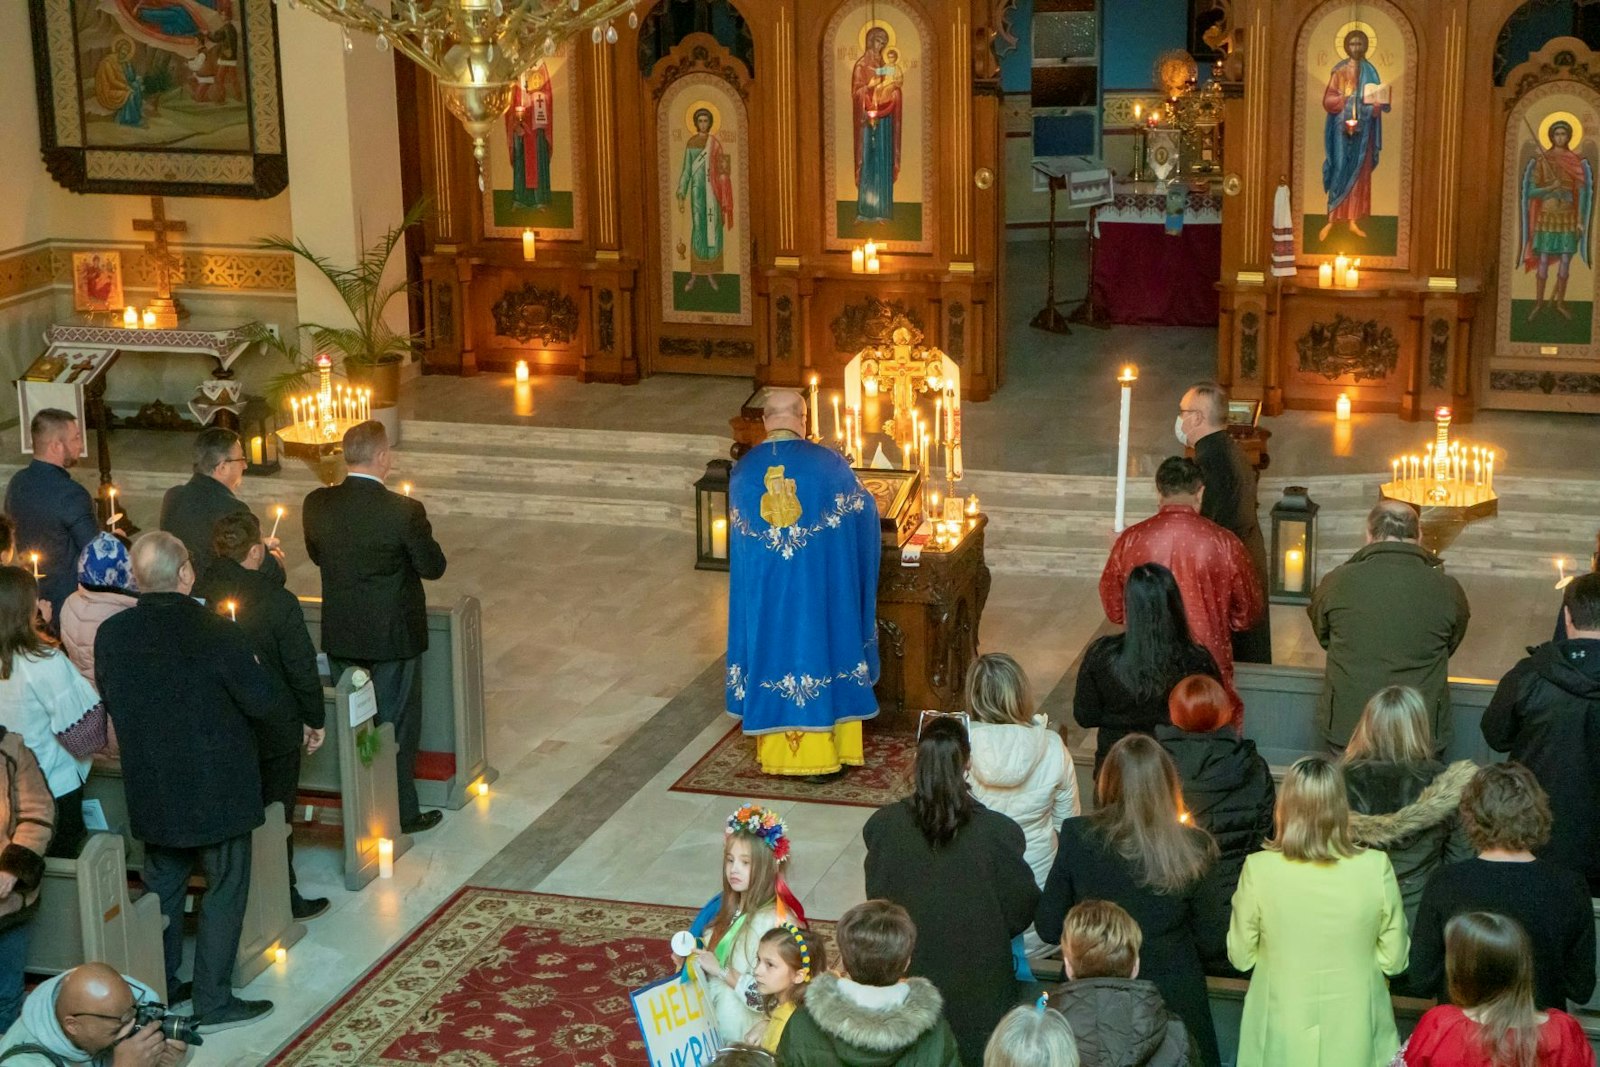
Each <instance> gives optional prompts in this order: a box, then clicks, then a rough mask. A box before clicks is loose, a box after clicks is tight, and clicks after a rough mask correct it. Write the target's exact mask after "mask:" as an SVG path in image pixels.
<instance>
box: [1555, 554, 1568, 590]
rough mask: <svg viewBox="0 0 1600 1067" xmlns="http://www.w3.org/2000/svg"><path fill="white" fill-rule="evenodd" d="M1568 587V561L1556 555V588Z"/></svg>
mask: <svg viewBox="0 0 1600 1067" xmlns="http://www.w3.org/2000/svg"><path fill="white" fill-rule="evenodd" d="M1566 587H1567V561H1566V560H1564V559H1562V558H1561V557H1559V556H1557V557H1556V588H1557V589H1565V588H1566Z"/></svg>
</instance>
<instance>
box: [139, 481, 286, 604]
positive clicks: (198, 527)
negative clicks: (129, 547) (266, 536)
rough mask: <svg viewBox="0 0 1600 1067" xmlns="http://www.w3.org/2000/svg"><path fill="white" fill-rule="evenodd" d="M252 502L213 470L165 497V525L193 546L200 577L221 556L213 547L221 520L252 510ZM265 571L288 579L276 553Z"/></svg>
mask: <svg viewBox="0 0 1600 1067" xmlns="http://www.w3.org/2000/svg"><path fill="white" fill-rule="evenodd" d="M249 510H250V505H249V504H246V503H245V502H244V501H243V500H240V499H239V498H238V497H236V496H234V495H233V492H232V491H231V490H230V489H229V488H228V487H227V486H225V485H223V484H222V483H221V482H219V481H217V480H216V479H215V478H213V477H211V475H209V474H196V475H193V476H192V477H191V478H190V479H189V480H188V481H187V482H184V483H183V484H182V485H175V486H173V487H172V488H171V489H168V490H167V494H166V495H165V496H163V497H162V498H161V528H162V529H163V530H165V531H166V532H167V533H169V534H171V535H172V536H174V537H176V538H177V539H178V540H180V541H182V542H183V547H185V548H187V549H188V550H189V562H190V563H191V564H193V565H194V575H195V578H196V579H201V578H204V577H205V576H206V572H207V571H208V570H210V569H211V565H212V564H213V563H215V562H216V561H217V559H219V558H220V557H218V555H217V554H216V553H215V552H213V551H212V550H211V535H212V532H213V531H214V529H215V527H216V525H217V520H218V519H220V518H222V517H223V516H224V515H232V514H233V513H234V512H236V511H249ZM261 573H262V574H264V575H266V576H267V577H268V578H271V579H272V580H273V581H274V582H276V583H277V584H278V585H282V584H283V582H284V574H283V567H282V566H280V565H279V563H278V560H277V557H276V556H270V555H269V556H268V557H267V558H266V559H265V560H263V561H262V563H261Z"/></svg>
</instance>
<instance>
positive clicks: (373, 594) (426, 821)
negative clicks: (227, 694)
mask: <svg viewBox="0 0 1600 1067" xmlns="http://www.w3.org/2000/svg"><path fill="white" fill-rule="evenodd" d="M344 461H345V464H346V466H348V467H349V468H350V474H349V477H347V478H345V480H344V481H343V482H341V483H339V484H338V485H335V486H331V487H328V488H323V489H315V490H313V491H312V492H311V493H310V495H308V496H307V497H306V503H305V534H306V552H307V553H308V554H309V555H310V556H311V561H312V562H313V563H315V564H316V565H317V566H318V567H320V568H321V569H322V651H324V652H326V653H327V654H328V662H329V666H330V667H331V668H332V670H333V676H334V677H335V678H337V677H339V676H340V675H341V674H343V673H344V671H345V669H346V668H347V667H352V666H359V667H365V668H366V669H367V670H369V671H370V672H371V673H372V684H373V688H374V689H375V690H376V695H377V698H378V721H379V722H380V723H383V722H388V723H393V724H394V734H395V749H396V752H395V763H396V771H397V777H398V779H399V792H400V829H401V830H403V831H404V832H406V833H408V834H414V833H417V832H418V831H421V830H427V829H429V828H431V827H433V826H436V825H437V824H438V822H439V820H440V819H441V818H443V815H442V814H441V813H440V812H438V811H427V812H424V811H422V810H421V809H420V808H419V807H418V805H417V786H416V782H415V781H414V779H413V774H414V771H415V765H416V759H417V744H418V741H419V740H420V738H421V734H422V707H421V697H422V694H421V691H420V687H419V685H418V684H417V683H418V678H417V662H418V660H419V659H420V658H421V656H422V653H423V652H425V651H426V650H427V648H428V614H427V612H428V608H427V601H426V600H424V599H423V593H422V582H423V579H430V580H431V579H435V578H439V577H441V576H443V574H444V568H445V558H444V550H443V549H442V548H440V547H439V542H437V541H435V540H434V539H433V527H432V526H430V525H429V524H428V514H427V512H426V511H425V510H424V509H423V507H422V505H421V504H420V503H418V502H417V501H415V500H412V499H411V498H410V497H409V496H403V495H401V494H400V493H394V492H390V491H389V489H388V488H387V487H386V486H385V485H384V484H383V480H384V478H386V477H388V474H389V470H390V468H391V467H392V466H393V465H394V459H393V456H392V454H391V453H390V451H389V438H388V435H387V434H386V433H385V432H384V429H383V424H382V423H381V422H376V421H368V422H363V423H360V424H358V425H356V426H352V427H351V428H350V429H349V430H348V431H346V433H345V435H344Z"/></svg>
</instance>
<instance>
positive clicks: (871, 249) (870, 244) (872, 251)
mask: <svg viewBox="0 0 1600 1067" xmlns="http://www.w3.org/2000/svg"><path fill="white" fill-rule="evenodd" d="M861 254H862V255H863V256H866V257H867V258H868V259H877V258H878V242H876V241H874V240H873V239H872V238H870V237H869V238H867V243H866V244H864V245H862V246H861Z"/></svg>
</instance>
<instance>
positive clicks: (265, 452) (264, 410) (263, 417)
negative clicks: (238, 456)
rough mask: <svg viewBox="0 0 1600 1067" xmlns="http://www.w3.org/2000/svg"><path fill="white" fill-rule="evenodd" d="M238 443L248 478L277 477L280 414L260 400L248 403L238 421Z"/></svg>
mask: <svg viewBox="0 0 1600 1067" xmlns="http://www.w3.org/2000/svg"><path fill="white" fill-rule="evenodd" d="M239 443H240V444H241V445H242V446H243V447H244V458H245V465H244V472H245V473H246V474H277V473H278V469H279V466H278V414H277V412H276V411H275V410H273V407H272V405H271V404H269V403H267V402H266V401H265V400H263V399H261V398H260V397H259V396H253V397H251V398H250V399H249V400H248V401H247V402H246V403H245V406H244V411H243V413H242V414H241V415H240V417H239Z"/></svg>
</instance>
